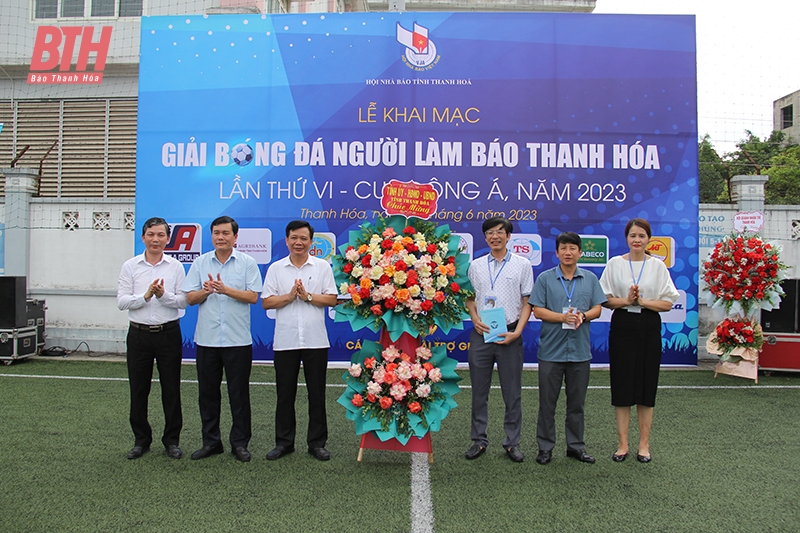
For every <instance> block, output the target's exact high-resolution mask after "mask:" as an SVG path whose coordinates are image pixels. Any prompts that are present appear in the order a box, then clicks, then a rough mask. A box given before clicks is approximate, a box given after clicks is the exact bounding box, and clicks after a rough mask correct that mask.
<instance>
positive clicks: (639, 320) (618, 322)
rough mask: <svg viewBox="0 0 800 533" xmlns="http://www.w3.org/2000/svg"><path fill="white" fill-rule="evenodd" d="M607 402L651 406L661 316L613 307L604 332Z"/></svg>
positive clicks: (659, 358) (656, 382) (659, 360)
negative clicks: (608, 386) (608, 328)
mask: <svg viewBox="0 0 800 533" xmlns="http://www.w3.org/2000/svg"><path fill="white" fill-rule="evenodd" d="M608 350H609V363H610V366H611V405H614V406H616V407H628V406H632V405H644V406H646V407H654V406H655V404H656V391H657V389H658V371H659V368H660V366H661V315H660V314H659V313H656V312H655V311H650V310H649V309H642V312H641V313H630V312H628V311H626V310H625V309H617V310H615V311H614V314H613V316H612V317H611V331H610V332H609V335H608Z"/></svg>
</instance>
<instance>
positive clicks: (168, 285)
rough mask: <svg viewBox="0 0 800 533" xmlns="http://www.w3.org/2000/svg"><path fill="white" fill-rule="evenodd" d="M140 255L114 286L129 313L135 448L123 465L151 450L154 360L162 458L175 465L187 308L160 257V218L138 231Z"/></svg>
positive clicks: (179, 277) (171, 267) (170, 262)
mask: <svg viewBox="0 0 800 533" xmlns="http://www.w3.org/2000/svg"><path fill="white" fill-rule="evenodd" d="M142 242H143V243H144V246H145V250H144V253H142V254H141V255H137V256H135V257H133V258H131V259H128V260H127V261H125V264H123V265H122V270H121V271H120V273H119V281H118V283H117V307H119V309H120V310H121V311H124V310H126V309H127V310H128V319H129V320H130V328H129V329H128V339H127V341H128V342H127V346H128V353H127V362H128V381H129V382H130V389H131V411H130V421H131V429H133V436H134V439H135V440H134V446H133V448H132V449H131V451H129V452H128V459H138V458H139V457H141V456H142V454H144V453H145V452H147V451H148V450H150V443H151V442H152V441H153V430H152V428H151V427H150V423H149V422H148V421H147V400H148V397H149V396H150V383H151V382H152V380H153V360H154V359H155V361H156V364H158V378H159V381H160V382H161V404H162V406H163V408H164V436H163V437H162V438H161V442H162V443H163V444H164V447H165V448H166V450H167V455H168V456H169V457H171V458H173V459H180V458H181V457H182V456H183V452H182V451H181V449H180V447H179V446H178V444H179V440H180V435H181V428H182V427H183V416H182V414H181V357H182V346H181V327H180V318H181V317H182V316H183V314H184V311H183V310H184V309H185V308H186V305H187V303H186V294H184V292H183V290H182V288H181V287H182V285H183V279H184V273H183V265H182V264H181V263H180V262H179V261H177V260H175V259H173V258H172V257H169V256H167V255H164V247H165V246H166V245H167V243H169V225H168V224H167V221H166V220H164V219H163V218H155V217H154V218H150V219H147V220H146V221H145V223H144V226H143V227H142Z"/></svg>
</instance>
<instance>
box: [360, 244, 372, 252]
mask: <svg viewBox="0 0 800 533" xmlns="http://www.w3.org/2000/svg"><path fill="white" fill-rule="evenodd" d="M368 249H369V246H367V245H366V244H362V245H361V246H359V247H358V253H360V254H363V253H364V252H366V251H367V250H368Z"/></svg>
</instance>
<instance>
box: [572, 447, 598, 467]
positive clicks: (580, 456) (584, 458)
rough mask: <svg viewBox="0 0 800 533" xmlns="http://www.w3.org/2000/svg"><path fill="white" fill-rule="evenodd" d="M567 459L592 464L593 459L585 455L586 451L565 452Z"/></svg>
mask: <svg viewBox="0 0 800 533" xmlns="http://www.w3.org/2000/svg"><path fill="white" fill-rule="evenodd" d="M567 457H572V458H573V459H577V460H578V461H580V462H582V463H589V464H592V463H594V457H592V456H591V455H589V454H588V453H586V450H580V451H578V450H567Z"/></svg>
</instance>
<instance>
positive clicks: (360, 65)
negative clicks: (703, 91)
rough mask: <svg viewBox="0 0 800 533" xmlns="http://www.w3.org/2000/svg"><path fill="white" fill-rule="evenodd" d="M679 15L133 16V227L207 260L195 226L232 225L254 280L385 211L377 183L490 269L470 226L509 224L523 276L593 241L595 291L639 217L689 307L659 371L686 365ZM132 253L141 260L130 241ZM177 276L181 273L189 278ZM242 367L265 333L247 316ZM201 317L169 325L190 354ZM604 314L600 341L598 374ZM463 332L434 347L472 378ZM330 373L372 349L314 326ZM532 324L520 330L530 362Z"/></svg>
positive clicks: (694, 185)
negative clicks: (398, 193) (167, 225)
mask: <svg viewBox="0 0 800 533" xmlns="http://www.w3.org/2000/svg"><path fill="white" fill-rule="evenodd" d="M696 117H697V111H696V61H695V20H694V17H692V16H628V15H624V16H622V15H621V16H617V15H583V14H550V13H514V14H511V13H344V14H301V15H274V16H268V15H247V16H240V15H236V16H222V15H220V16H203V15H196V16H195V15H186V16H181V17H144V18H143V19H142V38H141V64H140V78H139V129H138V141H137V142H138V149H137V196H136V210H137V218H138V220H139V221H144V220H145V219H146V218H148V217H150V216H163V217H165V218H167V219H168V220H169V221H170V222H171V223H174V224H175V226H174V228H173V240H172V242H171V243H170V246H169V253H171V254H173V255H175V256H176V257H179V258H180V259H181V260H182V261H184V262H186V263H187V265H188V263H190V262H191V260H192V259H193V258H194V257H196V256H197V255H198V254H199V253H201V252H205V251H209V250H211V249H212V246H211V242H210V238H209V237H210V233H209V227H208V224H209V222H211V220H213V219H214V218H216V217H217V216H219V215H222V214H225V215H230V216H232V217H234V218H235V219H236V220H237V221H238V222H239V224H240V226H241V228H242V230H241V231H240V235H239V243H238V245H239V249H240V250H242V251H244V252H246V253H251V254H253V256H254V257H256V258H257V260H258V262H259V264H260V268H261V270H262V275H263V273H264V272H265V271H266V268H267V266H268V264H269V263H270V262H271V261H273V260H276V259H278V258H280V257H283V256H285V255H286V254H287V250H286V246H285V243H284V227H285V225H286V223H287V222H288V221H290V220H293V219H300V218H303V219H308V220H309V221H310V222H311V223H312V224H313V225H314V227H315V229H316V231H317V232H318V238H317V239H316V240H315V241H316V242H315V246H314V248H313V249H312V251H313V253H315V254H316V255H319V256H326V257H330V255H331V254H332V253H333V251H334V250H335V247H336V246H337V245H338V244H341V243H342V242H344V241H345V240H346V239H347V237H348V231H349V230H352V229H357V228H358V227H359V226H360V224H361V223H362V222H363V221H365V220H369V221H373V220H374V218H375V216H376V215H377V214H378V212H379V211H380V197H381V190H382V186H383V184H384V183H386V182H388V181H389V180H391V179H397V180H401V181H409V180H414V181H416V182H419V183H432V184H433V185H434V187H435V188H436V189H437V191H438V192H439V193H440V200H439V205H438V211H437V213H436V215H435V217H434V218H435V220H437V221H439V222H440V223H442V224H449V225H450V228H451V229H452V230H453V231H454V232H456V233H459V234H461V236H462V242H463V244H464V245H465V246H466V247H467V249H468V252H469V253H470V254H471V256H472V257H475V258H477V257H480V256H482V255H484V254H486V253H487V252H488V247H487V246H486V244H485V240H484V238H483V236H482V233H481V224H482V222H483V221H484V220H485V219H486V218H488V217H490V216H493V215H496V214H502V215H505V216H506V217H508V218H509V219H511V220H512V222H513V224H514V228H515V234H514V235H513V238H512V240H511V243H510V248H511V249H512V251H514V252H515V253H519V254H521V255H524V256H526V257H528V258H529V259H530V261H531V265H532V267H533V269H534V278H535V277H536V276H538V274H539V273H540V272H542V271H543V270H545V269H547V268H550V267H552V266H554V265H555V264H556V258H555V246H554V243H555V236H556V235H557V234H558V233H560V232H562V231H575V232H577V233H579V234H581V235H582V236H584V239H585V245H584V258H583V260H582V262H583V266H586V267H588V268H592V269H594V271H595V272H596V273H597V274H598V276H599V275H600V274H601V273H602V268H603V266H604V265H605V264H606V262H607V260H608V258H609V257H610V256H613V255H618V254H622V253H625V252H626V251H627V247H626V243H625V238H624V235H623V231H624V225H625V223H626V222H627V221H628V220H629V219H630V218H633V217H643V218H646V219H648V220H649V221H650V222H651V224H652V227H653V231H654V237H655V239H654V241H653V244H652V245H651V250H652V251H653V253H654V254H655V255H657V256H658V257H660V258H661V259H663V260H665V261H666V262H667V265H668V266H669V267H670V271H671V273H672V276H673V279H674V280H675V284H676V285H677V287H678V289H679V290H680V291H681V295H682V297H681V300H679V302H678V303H677V304H676V306H675V308H674V309H673V311H672V312H670V313H666V314H665V316H664V322H665V324H664V347H665V350H664V359H663V362H664V363H665V364H696V362H697V286H698V248H697V246H698V234H697V230H698V228H697V215H698V180H697V176H698V171H697V144H696V143H697V127H696ZM138 250H139V251H141V250H142V246H141V243H139V245H138ZM187 268H188V267H187ZM252 316H253V321H252V326H253V338H254V347H255V358H256V359H257V360H271V359H272V348H271V346H272V336H273V330H274V321H273V319H272V318H270V317H269V316H268V315H265V313H264V311H263V310H262V309H261V308H260V306H253V314H252ZM195 319H196V310H193V309H189V310H188V312H187V315H186V318H184V320H183V330H184V337H185V342H186V351H185V354H186V356H187V357H193V356H194V346H193V344H192V343H191V339H192V335H193V331H194V326H195ZM607 320H608V315H607V314H604V317H603V318H602V319H601V320H600V321H597V322H594V323H592V326H591V328H592V343H593V350H594V359H593V362H595V363H606V362H607V361H608V355H607V336H608V322H607ZM469 329H470V327H469V324H468V323H467V324H466V328H465V330H464V331H454V332H451V334H450V335H448V336H444V335H436V334H434V335H433V336H431V337H430V338H429V340H431V341H432V342H446V343H448V349H449V351H450V354H451V355H452V356H453V357H455V358H456V359H458V360H460V361H466V354H467V352H466V349H467V343H468V340H469V336H468V332H469ZM328 331H329V336H330V339H331V344H332V348H331V360H339V361H346V360H349V359H350V355H351V353H352V351H353V350H355V349H358V348H360V340H361V339H362V338H369V339H374V338H375V336H374V335H373V334H371V333H370V332H368V331H361V332H357V333H354V332H352V331H351V330H350V328H349V326H348V324H340V323H337V324H334V323H333V321H332V320H330V321H329V323H328ZM538 334H539V325H538V323H537V322H535V321H533V320H532V321H531V323H530V324H529V325H528V327H527V328H526V331H525V334H524V339H525V349H526V358H525V360H526V362H528V363H533V362H536V352H537V346H538V336H539V335H538Z"/></svg>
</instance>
